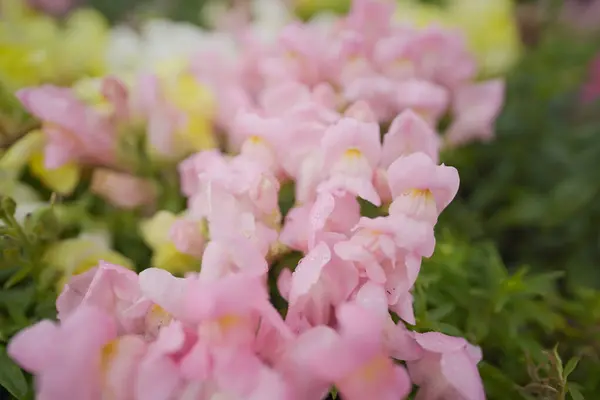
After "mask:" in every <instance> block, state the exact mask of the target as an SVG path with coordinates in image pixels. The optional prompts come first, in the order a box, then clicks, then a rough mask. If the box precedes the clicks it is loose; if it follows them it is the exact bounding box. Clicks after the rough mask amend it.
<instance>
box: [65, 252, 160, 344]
mask: <svg viewBox="0 0 600 400" xmlns="http://www.w3.org/2000/svg"><path fill="white" fill-rule="evenodd" d="M82 306H93V307H96V308H98V309H100V310H103V311H104V312H106V313H107V314H109V315H112V316H113V317H114V318H115V321H116V326H117V328H118V331H119V332H120V333H140V332H142V331H143V328H144V318H145V314H146V312H147V310H148V308H149V307H150V304H147V303H144V302H143V301H142V293H141V292H140V287H139V283H138V276H137V274H136V273H135V272H133V271H131V270H128V269H127V268H123V267H121V266H119V265H115V264H109V263H106V262H103V261H102V262H100V264H99V265H98V266H97V267H95V268H92V269H90V270H89V271H86V272H84V273H82V274H80V275H76V276H74V277H73V278H71V280H70V281H69V282H68V283H67V284H66V285H65V287H64V289H63V291H62V293H61V294H60V295H59V296H58V299H57V300H56V309H57V311H58V318H59V320H61V321H64V320H66V319H68V318H69V317H70V316H71V314H73V313H74V312H75V311H77V310H78V309H79V308H81V307H82Z"/></svg>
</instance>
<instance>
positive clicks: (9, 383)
mask: <svg viewBox="0 0 600 400" xmlns="http://www.w3.org/2000/svg"><path fill="white" fill-rule="evenodd" d="M0 386H2V387H4V388H5V389H6V390H7V391H8V392H9V393H10V394H11V395H12V396H14V397H15V398H16V399H17V400H21V399H24V398H25V396H26V395H27V392H28V391H29V386H28V384H27V380H26V379H25V375H23V371H21V369H20V368H19V367H18V366H17V365H16V364H15V363H14V362H13V361H12V360H11V359H10V358H9V357H8V354H6V348H5V347H4V346H0Z"/></svg>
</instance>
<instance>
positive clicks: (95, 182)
mask: <svg viewBox="0 0 600 400" xmlns="http://www.w3.org/2000/svg"><path fill="white" fill-rule="evenodd" d="M90 191H91V192H92V193H95V194H97V195H99V196H100V197H103V198H104V199H105V200H107V201H108V202H109V203H111V204H113V205H115V206H117V207H119V208H122V209H134V208H138V207H141V206H151V205H152V204H154V202H155V201H156V197H157V190H156V187H155V186H154V184H153V183H152V181H150V180H148V179H142V178H138V177H136V176H133V175H130V174H127V173H120V172H115V171H112V170H109V169H106V168H96V169H95V170H94V172H93V176H92V184H91V187H90Z"/></svg>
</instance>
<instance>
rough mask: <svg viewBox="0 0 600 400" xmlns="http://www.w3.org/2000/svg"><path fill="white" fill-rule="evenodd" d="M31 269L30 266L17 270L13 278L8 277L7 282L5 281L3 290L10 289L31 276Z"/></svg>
mask: <svg viewBox="0 0 600 400" xmlns="http://www.w3.org/2000/svg"><path fill="white" fill-rule="evenodd" d="M32 269H33V268H31V266H27V267H21V269H19V270H18V271H17V272H16V273H15V274H14V275H13V276H11V277H10V279H9V280H7V281H6V283H5V284H4V289H10V288H11V287H13V286H15V285H16V284H17V283H19V282H21V281H22V280H24V279H26V278H27V277H28V276H29V275H30V274H31V271H32Z"/></svg>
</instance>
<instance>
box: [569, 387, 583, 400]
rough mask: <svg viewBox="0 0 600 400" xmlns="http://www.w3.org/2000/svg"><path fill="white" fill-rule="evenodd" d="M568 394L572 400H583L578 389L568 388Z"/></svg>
mask: <svg viewBox="0 0 600 400" xmlns="http://www.w3.org/2000/svg"><path fill="white" fill-rule="evenodd" d="M569 394H570V395H571V398H572V399H573V400H585V398H584V397H583V395H582V394H581V392H580V391H579V389H577V388H575V387H569Z"/></svg>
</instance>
